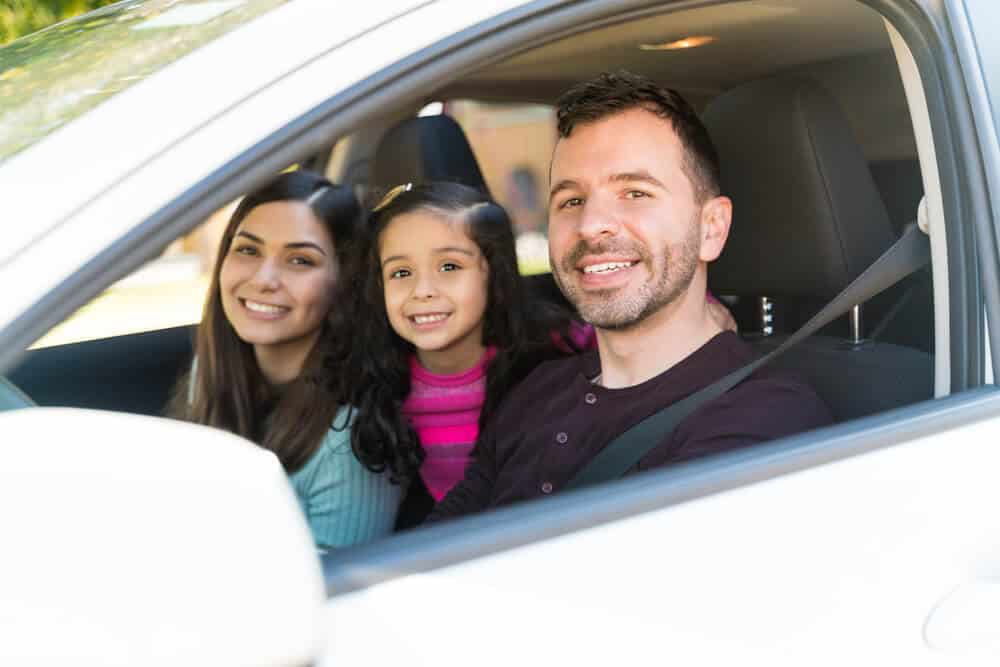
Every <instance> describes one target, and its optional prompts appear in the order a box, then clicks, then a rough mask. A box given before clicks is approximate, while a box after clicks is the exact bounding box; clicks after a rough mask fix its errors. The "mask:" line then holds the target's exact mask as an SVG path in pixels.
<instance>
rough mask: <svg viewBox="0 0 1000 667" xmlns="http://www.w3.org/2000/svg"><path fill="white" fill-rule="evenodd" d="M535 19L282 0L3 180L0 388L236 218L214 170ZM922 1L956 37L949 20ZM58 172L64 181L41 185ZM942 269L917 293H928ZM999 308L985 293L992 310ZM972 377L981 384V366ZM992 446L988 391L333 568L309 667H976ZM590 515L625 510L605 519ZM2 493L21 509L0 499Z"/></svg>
mask: <svg viewBox="0 0 1000 667" xmlns="http://www.w3.org/2000/svg"><path fill="white" fill-rule="evenodd" d="M532 4H533V3H528V2H525V1H524V0H490V1H486V0H483V1H477V2H468V1H467V0H432V1H424V0H377V1H375V2H369V3H366V4H363V5H360V6H351V8H350V10H348V9H347V8H346V7H345V6H344V5H342V4H341V3H333V2H329V1H328V0H292V1H290V2H288V3H286V4H283V5H281V6H279V7H277V8H276V9H274V10H272V11H270V12H268V13H266V14H264V15H263V16H261V17H260V18H258V19H256V20H254V21H253V22H251V23H249V24H248V25H246V26H244V27H242V28H240V29H237V30H235V31H233V32H232V33H230V34H227V35H226V36H224V37H222V38H220V39H218V40H216V41H214V42H213V43H211V44H210V45H208V46H206V47H204V48H201V49H199V50H197V51H195V52H194V53H192V54H190V55H188V56H186V57H184V58H182V59H181V60H179V61H177V62H176V63H173V64H172V65H170V66H168V67H166V68H164V69H163V70H162V71H160V72H158V73H156V74H155V75H153V76H151V77H149V78H148V79H146V80H144V81H141V82H140V83H138V84H136V85H134V86H133V87H131V88H129V89H127V90H125V91H124V92H122V93H120V94H118V95H116V96H114V97H113V98H111V99H109V100H108V101H106V102H104V103H103V104H102V105H100V106H99V107H97V108H96V109H94V110H93V111H91V112H89V113H87V114H85V115H83V116H82V117H80V118H79V119H77V120H75V121H73V122H71V123H69V124H68V125H66V126H65V127H62V128H60V129H58V130H56V131H55V132H53V133H52V134H50V135H49V136H47V137H45V138H44V139H42V140H41V141H39V142H37V143H36V144H34V145H32V146H31V147H30V148H28V149H26V150H24V151H22V152H21V153H19V154H17V155H15V156H14V157H12V158H10V159H8V160H7V161H5V162H0V192H2V193H3V197H4V203H3V210H4V212H5V216H4V218H5V220H6V221H7V222H6V224H5V225H4V235H5V238H6V242H5V244H4V247H3V249H2V250H0V284H3V285H4V298H3V305H4V308H3V309H0V349H4V350H6V351H5V352H3V353H2V354H0V370H4V369H6V368H9V367H11V366H12V365H13V364H14V363H15V361H16V360H17V358H18V355H19V354H20V351H21V350H23V349H24V348H25V347H26V346H27V345H30V344H31V343H32V342H33V341H34V340H35V339H37V338H38V337H39V336H41V335H42V334H44V333H45V331H46V330H48V329H49V328H50V327H51V326H53V325H54V324H56V323H58V322H59V321H61V320H62V319H63V318H65V317H66V316H67V314H69V313H70V312H72V311H73V310H74V309H75V308H77V307H79V306H81V305H83V304H85V303H86V302H87V301H88V300H89V298H90V297H92V296H94V295H96V294H97V293H98V292H100V290H101V289H103V288H104V287H106V286H107V285H108V284H110V283H111V282H113V281H114V280H117V279H119V278H121V277H123V276H124V275H126V274H127V273H129V271H130V270H132V269H134V268H136V267H137V266H139V265H140V264H141V263H142V262H143V261H145V260H148V259H149V258H150V257H152V256H153V255H154V254H155V252H156V250H158V249H159V248H161V247H162V245H163V244H164V243H165V242H166V241H168V240H170V239H172V238H173V237H175V236H176V235H177V234H178V233H180V232H181V231H184V228H182V227H181V226H179V225H178V224H174V225H173V226H171V223H172V221H173V220H174V218H175V217H177V216H178V215H179V213H178V211H181V210H187V211H188V212H189V213H190V216H191V217H192V219H193V217H195V214H196V213H198V214H200V215H201V216H204V215H206V214H207V213H208V212H210V211H212V210H213V209H214V208H216V207H218V206H219V205H220V204H221V203H223V202H225V201H227V199H228V198H231V195H232V193H231V192H229V190H231V189H232V187H233V186H231V185H230V182H229V181H228V180H227V174H230V173H240V172H249V171H250V170H251V169H257V170H258V171H259V173H261V174H263V173H266V172H267V171H268V170H269V169H270V170H272V171H273V170H274V168H276V167H278V166H279V165H280V164H281V163H280V159H281V157H280V156H277V157H273V158H272V157H270V156H272V155H277V153H279V152H280V149H281V147H280V146H279V145H275V146H273V147H272V148H269V149H268V150H269V151H271V152H266V153H265V156H268V157H266V159H263V160H258V161H257V163H255V164H254V165H251V164H250V163H243V162H241V159H242V156H244V155H245V154H247V153H248V151H253V150H255V146H257V145H258V143H259V142H261V141H264V142H267V141H269V140H273V138H274V137H276V136H279V135H280V133H281V132H286V133H289V134H288V136H291V137H292V139H295V138H296V137H297V136H298V135H297V134H296V131H293V130H295V128H296V127H301V128H302V130H301V131H302V132H303V133H304V132H306V131H307V130H308V128H309V127H310V125H309V124H310V122H312V121H311V120H310V119H311V118H312V117H313V115H315V114H316V113H317V110H321V109H323V108H328V107H329V108H334V107H335V108H336V109H339V110H338V111H336V112H331V111H329V110H327V111H326V112H324V113H328V114H330V113H339V114H342V116H343V117H344V118H345V119H344V120H342V121H338V122H340V127H342V128H351V127H352V126H353V125H356V124H358V123H360V119H364V118H367V117H371V116H375V115H377V113H378V109H377V108H371V105H370V104H368V101H367V100H366V99H363V98H362V99H358V98H357V97H356V96H355V92H354V91H355V90H356V88H357V87H358V86H359V85H360V84H362V83H363V82H365V81H366V80H367V79H370V78H372V77H376V78H377V77H380V76H383V75H384V74H385V72H386V71H388V68H391V67H396V69H393V70H392V74H391V76H386V84H385V85H389V84H390V83H391V82H392V81H393V80H395V79H396V78H405V77H406V76H408V75H410V74H411V72H410V69H409V66H407V65H406V64H405V63H404V64H403V65H398V63H400V62H401V61H405V59H407V58H408V57H410V56H412V55H419V54H421V53H423V52H425V51H426V50H427V49H428V48H430V47H432V46H433V45H435V44H438V43H440V42H442V41H443V40H446V39H449V38H452V37H453V36H454V35H457V34H459V33H461V32H462V31H463V30H465V29H466V28H468V27H469V26H475V25H477V24H482V23H484V22H488V21H492V20H495V19H496V17H498V16H504V15H505V12H506V13H508V14H506V16H508V17H509V16H511V15H513V13H517V12H523V13H524V15H525V16H528V15H530V14H531V12H532V11H533V10H532V8H531V7H530V6H529V5H532ZM550 4H552V5H553V6H554V5H564V6H569V5H572V4H573V3H569V2H564V3H550ZM806 4H808V3H806ZM921 4H922V5H928V6H931V9H930V10H929V11H931V12H932V13H933V15H934V16H936V17H937V20H938V21H943V17H944V16H945V14H947V15H948V16H949V17H950V18H951V19H952V21H953V26H954V30H955V31H956V33H957V34H968V30H969V26H968V25H967V24H963V23H962V21H961V13H960V12H959V10H960V9H961V7H962V3H960V2H951V3H942V2H933V3H932V2H923V3H921ZM500 24H501V25H506V24H504V23H503V21H501V22H500ZM963 30H964V31H966V32H964V33H963V32H961V31H963ZM956 33H953V35H954V34H956ZM956 39H957V38H956ZM261 44H266V45H267V47H266V48H262V47H261V46H260V45H261ZM456 44H458V46H461V47H462V48H466V47H468V45H467V44H466V43H465V42H462V40H458V41H457V42H456ZM958 52H959V55H958V56H957V58H959V60H960V62H961V64H962V66H963V67H964V68H965V70H964V74H965V76H966V77H967V79H968V88H967V89H966V91H965V92H966V94H967V95H968V96H969V98H970V100H971V102H970V108H972V109H973V111H972V112H970V113H973V114H975V115H976V122H977V125H976V132H977V133H978V135H977V136H978V137H979V138H980V142H981V150H982V151H983V156H984V157H983V159H984V162H985V164H986V167H985V170H986V173H987V175H988V178H989V182H988V183H987V184H986V185H985V186H984V187H985V188H986V189H987V190H988V196H989V197H990V199H991V200H992V205H993V207H994V209H993V210H994V213H996V212H997V208H998V207H1000V204H998V203H1000V160H997V157H998V156H1000V150H998V146H1000V143H998V137H1000V135H998V132H997V125H996V123H995V118H994V116H993V115H991V114H989V113H985V114H984V113H983V112H982V110H983V109H986V110H989V108H990V107H989V104H988V92H987V89H986V85H985V83H984V80H985V74H984V73H983V72H982V71H977V70H976V69H975V68H976V67H978V66H979V61H977V60H976V56H977V54H976V51H975V48H974V45H972V44H970V45H968V50H963V49H958ZM233 62H239V63H240V66H239V67H235V68H234V67H233V66H232V63H233ZM994 64H996V63H994ZM422 66H424V65H422ZM952 76H953V75H952ZM990 76H992V77H993V78H994V79H995V77H996V72H991V73H990ZM194 80H202V81H208V82H210V83H209V84H203V85H200V86H198V87H196V88H192V85H191V81H194ZM954 80H957V78H956V79H954ZM994 83H995V82H994ZM956 85H957V84H956ZM360 90H365V89H364V88H363V87H362V88H360ZM993 92H994V94H996V93H997V92H1000V91H997V90H994V91H993ZM324 105H326V106H324ZM366 105H367V106H366ZM352 109H354V111H353V113H355V116H354V117H349V116H350V114H351V113H352ZM136 117H142V118H143V119H144V122H142V123H135V122H130V119H133V118H136ZM300 150H301V149H300ZM921 157H922V159H925V158H926V154H925V155H922V156H921ZM991 160H992V161H991ZM53 164H59V169H60V170H61V171H62V172H64V173H67V174H71V175H72V178H71V179H64V180H60V181H59V182H58V183H57V184H54V183H53V181H52V177H51V176H52V169H53ZM217 186H218V187H219V188H220V189H219V190H218V191H216V190H215V189H214V188H216V187H217ZM943 215H944V214H943V213H942V212H940V211H938V212H937V213H936V214H932V217H933V218H934V219H936V220H939V221H940V219H941V216H943ZM22 219H30V221H31V224H18V223H17V221H18V220H22ZM183 224H188V223H183ZM932 224H935V223H933V220H932ZM188 226H190V225H188ZM131 249H136V250H134V251H133V250H131ZM938 252H939V256H940V253H941V252H943V250H940V249H939V251H938ZM114 257H120V259H117V260H116V261H114V262H108V261H105V260H106V258H114ZM943 266H944V262H943V261H942V262H939V263H938V264H937V265H936V266H935V270H936V271H938V272H939V273H938V274H936V276H935V280H936V283H935V289H936V290H945V289H946V287H947V285H946V284H943V282H944V281H945V280H946V276H947V273H946V271H947V269H946V268H942V267H943ZM998 269H1000V267H995V266H994V267H992V271H993V272H994V275H995V273H996V271H997V270H998ZM942 271H944V272H945V273H944V276H943V277H942V276H941V275H940V272H942ZM996 287H997V286H995V285H993V286H984V293H985V297H984V300H985V301H986V302H987V303H989V302H990V300H995V299H996ZM942 293H944V292H942ZM946 304H947V302H946V301H945V305H942V304H941V303H940V302H939V303H938V307H940V308H943V309H944V312H945V313H947V305H946ZM993 305H998V304H993ZM987 309H988V310H989V307H988V308H987ZM941 319H942V318H939V320H938V322H939V323H940V321H941ZM984 326H985V325H984ZM940 327H941V330H940V331H939V335H938V339H939V344H940V345H943V346H944V348H945V352H946V350H947V346H948V342H947V341H948V337H947V328H946V327H947V325H946V324H940ZM984 337H985V340H987V341H989V336H988V334H984ZM942 339H943V341H944V342H942ZM940 352H941V351H940V350H939V356H940V357H941V359H942V362H941V363H942V364H943V365H940V366H939V368H938V384H937V388H938V393H939V394H940V395H942V396H947V395H948V394H949V393H950V390H949V387H948V386H947V384H948V375H949V367H948V365H947V364H948V361H947V354H946V353H944V354H941V353H940ZM985 359H986V364H985V365H986V371H985V372H986V373H987V375H986V381H987V382H992V370H991V368H992V367H991V365H989V363H988V362H989V360H990V359H991V351H990V350H989V348H988V346H987V349H986V351H985ZM107 418H108V419H112V418H113V417H112V416H110V415H109V416H107ZM47 419H72V415H71V414H67V413H62V412H60V413H57V412H54V411H52V410H50V409H46V408H39V409H34V410H33V411H27V412H18V413H0V432H3V433H4V434H5V435H4V439H5V440H6V439H10V441H11V442H13V441H15V440H23V441H25V442H29V441H32V440H33V439H34V438H33V435H32V434H33V433H34V432H35V431H36V430H37V429H38V428H39V425H40V424H42V423H44V421H45V420H47ZM121 419H135V418H126V417H124V416H122V417H121ZM145 433H146V434H147V435H150V436H152V435H153V434H154V433H155V429H154V428H153V427H152V426H150V428H149V429H147V430H146V431H145ZM171 433H173V431H171ZM211 437H212V435H211V434H209V433H208V432H206V433H205V436H204V438H203V439H205V440H206V441H207V440H208V439H209V438H211ZM218 437H219V438H223V436H222V435H219V436H218ZM226 437H227V438H228V436H226ZM230 439H231V438H230ZM997 442H1000V399H998V397H997V396H996V395H995V393H994V392H993V390H992V389H990V388H986V389H980V390H976V391H972V392H966V393H955V394H954V395H952V396H951V397H947V398H944V399H943V400H942V401H939V402H935V403H933V404H932V405H931V406H929V407H926V406H925V407H923V408H921V409H919V410H914V411H911V412H910V413H906V414H903V415H902V416H900V415H877V416H874V417H869V418H866V419H865V420H862V421H859V422H853V423H850V424H844V425H840V426H835V427H832V428H830V429H827V430H825V431H823V432H822V433H820V434H819V435H817V434H805V435H802V436H797V437H795V438H791V439H788V440H785V441H782V442H780V443H775V445H773V446H770V445H769V446H765V447H764V448H762V449H761V450H759V451H756V452H754V453H752V454H750V455H747V456H742V457H741V456H735V457H729V458H726V459H725V460H722V461H708V462H704V463H699V464H695V465H693V466H691V467H689V468H684V469H680V470H676V471H667V472H664V473H662V474H660V475H659V476H655V477H653V478H646V477H644V478H641V479H627V480H624V481H622V482H619V483H616V484H615V485H613V486H606V487H601V488H599V489H594V490H587V491H583V492H580V493H578V494H573V495H567V496H565V497H561V498H553V499H551V500H546V501H545V502H544V503H539V504H538V507H518V508H513V509H510V510H505V511H501V512H498V513H496V514H495V515H490V516H489V517H473V518H471V519H466V520H461V521H458V522H455V523H453V524H450V525H445V526H439V527H433V528H430V529H428V530H425V531H419V533H416V534H412V535H403V536H400V537H397V538H393V539H392V540H389V541H387V543H385V544H375V545H371V546H370V547H365V548H362V549H359V550H357V551H356V552H352V553H350V554H346V555H345V556H344V557H343V558H339V557H333V558H331V559H328V560H327V561H326V563H325V567H326V570H327V576H328V587H329V588H330V589H332V590H330V591H329V592H332V593H333V594H332V596H331V597H330V598H329V599H328V600H327V602H326V608H325V612H324V613H325V614H326V616H325V618H324V619H323V620H322V623H321V626H320V627H321V628H322V629H321V635H322V640H321V641H322V645H323V649H322V655H321V656H319V658H318V664H320V665H353V664H391V663H394V662H396V663H399V662H404V661H405V662H406V663H408V664H413V665H422V664H427V665H431V664H434V665H451V664H467V663H475V664H487V665H493V664H496V665H501V664H512V663H513V664H531V665H535V664H544V663H551V662H557V663H559V664H563V663H572V664H608V663H612V664H625V665H638V664H649V665H653V664H656V665H663V664H673V663H677V664H688V665H689V664H705V665H714V664H723V663H725V662H737V661H739V662H747V663H750V664H765V663H766V664H780V665H785V664H787V665H799V664H803V663H806V664H844V663H855V664H908V665H939V664H960V663H961V664H996V663H997V659H998V657H1000V531H998V530H997V529H996V528H995V523H996V522H995V511H994V510H995V508H996V507H1000V484H997V483H996V479H995V478H996V474H997V472H996V471H998V470H1000V449H998V448H997V446H996V444H997ZM161 444H162V443H161ZM608 495H613V496H615V498H616V499H617V500H618V501H620V503H621V504H620V505H616V506H615V507H609V508H608V509H607V510H606V511H604V510H601V509H600V508H601V507H603V506H602V505H601V503H602V502H603V501H604V500H606V498H607V496H608ZM0 498H3V501H2V503H3V505H4V506H5V507H12V506H13V505H12V503H16V499H14V498H11V497H10V496H9V494H8V493H7V491H6V490H4V491H0ZM205 502H211V498H209V497H206V499H205ZM577 502H578V503H580V504H582V505H586V506H588V507H595V508H597V509H596V510H595V513H594V514H593V516H592V517H590V518H589V519H588V518H586V517H581V516H580V515H579V513H578V512H575V511H574V509H573V505H574V503H577ZM629 503H631V505H629ZM626 505H627V506H629V507H632V508H633V509H632V510H628V511H625V510H622V509H621V507H625V506H626ZM546 508H547V509H548V510H549V514H547V515H544V514H543V513H542V512H543V510H544V509H546ZM637 508H638V509H637ZM19 511H30V508H27V509H25V508H21V509H20V510H19ZM500 535H506V537H505V538H504V539H500V538H499V537H498V536H500ZM494 540H496V542H495V543H494V542H493V541H494ZM449 545H450V546H449ZM446 547H447V548H453V550H452V551H450V552H449V551H447V548H446ZM0 560H2V559H0ZM2 595H3V593H2V592H0V596H2ZM98 604H99V601H98ZM151 604H155V602H153V601H151ZM0 608H2V607H0ZM3 624H4V620H3V618H2V617H0V644H2V642H3V639H2V637H3V634H4V630H3ZM0 654H2V647H0ZM216 657H217V656H216Z"/></svg>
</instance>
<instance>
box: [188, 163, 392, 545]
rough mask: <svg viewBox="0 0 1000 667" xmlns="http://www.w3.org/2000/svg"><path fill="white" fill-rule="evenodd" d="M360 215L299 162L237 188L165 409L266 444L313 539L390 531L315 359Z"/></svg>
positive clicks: (349, 198) (344, 414)
mask: <svg viewBox="0 0 1000 667" xmlns="http://www.w3.org/2000/svg"><path fill="white" fill-rule="evenodd" d="M361 219H362V212H361V208H360V206H359V205H358V202H357V200H356V199H355V197H354V195H353V193H352V192H351V190H350V189H349V188H346V187H342V186H336V185H333V184H332V183H330V182H329V181H327V180H326V179H324V178H323V177H322V176H320V175H318V174H313V173H309V172H305V171H295V172H290V173H285V174H282V175H281V176H279V177H278V178H277V179H275V180H274V181H273V182H271V183H269V184H268V185H265V186H264V187H262V188H260V189H259V190H257V191H255V192H253V193H251V194H249V195H247V196H246V197H245V198H244V199H243V200H242V201H241V202H240V204H239V206H238V207H237V208H236V210H235V212H234V213H233V216H232V219H231V220H230V221H229V224H228V226H227V227H226V229H225V232H224V233H223V235H222V242H221V244H220V247H219V253H218V258H217V260H216V264H215V267H214V269H213V271H212V279H211V286H210V288H209V292H208V300H207V302H206V304H205V311H204V315H203V317H202V322H201V325H200V326H199V327H198V331H197V335H196V340H195V354H196V357H195V362H194V363H193V364H192V368H191V371H190V373H189V377H187V378H185V379H184V381H183V382H182V383H181V384H180V386H179V391H178V393H177V396H176V397H175V400H174V406H175V407H174V410H173V412H174V414H177V415H180V416H182V417H184V418H187V419H189V420H191V421H194V422H197V423H200V424H207V425H209V426H216V427H219V428H223V429H226V430H228V431H231V432H233V433H236V434H238V435H241V436H243V437H245V438H248V439H250V440H253V441H255V442H258V443H260V445H261V446H262V447H264V448H266V449H269V450H271V451H273V452H274V453H275V454H276V455H277V456H278V459H279V460H280V461H281V464H282V465H283V466H284V468H285V470H286V471H287V472H288V474H289V477H290V481H291V483H292V486H293V488H294V489H295V493H296V495H297V496H298V499H299V502H300V504H301V505H302V508H303V510H304V511H305V514H306V517H307V519H308V521H309V526H310V528H311V529H312V532H313V536H314V538H315V539H316V542H317V544H318V545H320V546H344V545H348V544H354V543H358V542H364V541H367V540H371V539H373V538H375V537H378V536H380V535H384V534H386V533H388V532H390V531H391V530H392V526H393V522H394V520H395V516H396V511H397V508H398V505H399V501H400V497H401V492H400V488H399V486H397V485H395V484H392V483H390V480H389V478H388V476H386V475H383V474H378V473H375V472H372V471H371V470H369V469H367V468H366V467H365V466H363V465H362V464H361V463H360V462H359V461H358V460H357V458H355V456H354V455H353V453H352V451H351V445H350V429H349V426H350V424H349V419H350V417H349V412H350V411H349V409H347V408H346V407H344V406H345V400H344V396H343V393H342V392H341V391H339V390H338V389H337V387H338V386H341V383H338V382H334V381H332V380H331V374H330V373H328V372H327V371H326V370H325V368H324V365H323V358H324V357H325V356H326V350H325V348H326V344H325V343H324V341H327V340H336V339H338V338H341V337H344V338H346V337H347V334H346V331H345V327H346V320H347V316H346V315H345V309H344V308H342V306H343V305H344V303H345V302H346V301H347V299H348V298H349V296H350V294H351V293H353V292H354V290H353V289H352V288H351V284H350V283H351V281H350V280H349V279H348V278H349V277H350V276H352V275H354V272H353V268H354V267H353V261H349V258H350V257H351V256H352V255H353V254H354V253H355V252H356V250H355V248H354V246H355V242H356V240H357V237H358V235H359V232H360V226H361ZM331 306H334V307H333V308H331Z"/></svg>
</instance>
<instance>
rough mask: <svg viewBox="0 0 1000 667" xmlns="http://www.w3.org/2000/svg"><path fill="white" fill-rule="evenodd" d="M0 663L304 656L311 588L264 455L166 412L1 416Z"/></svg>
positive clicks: (296, 526)
mask: <svg viewBox="0 0 1000 667" xmlns="http://www.w3.org/2000/svg"><path fill="white" fill-rule="evenodd" d="M0 433H2V434H3V435H2V437H0V527H2V531H3V533H2V535H3V538H2V539H3V549H2V551H0V554H2V555H0V637H2V638H3V639H2V640H0V664H4V665H16V664H32V665H47V664H53V665H55V664H59V665H63V664H73V665H90V664H100V665H241V666H243V665H308V664H312V663H313V661H314V660H315V659H316V658H317V657H318V656H319V655H320V652H321V649H322V646H321V639H322V635H323V627H322V622H323V613H324V611H323V607H324V603H325V594H324V586H323V579H322V574H321V570H320V564H319V559H318V557H317V555H316V551H315V547H314V546H313V541H312V537H311V535H310V533H309V527H308V525H307V524H306V521H305V517H304V516H303V515H302V512H301V511H300V509H299V506H298V503H297V501H296V499H295V495H294V492H293V491H292V489H291V487H290V486H289V484H288V481H287V478H286V476H285V473H284V471H283V470H282V468H281V466H280V464H279V463H278V460H277V458H275V457H274V455H273V454H271V453H270V452H267V451H265V450H263V449H261V448H259V447H257V446H255V445H253V444H251V443H249V442H247V441H245V440H243V439H241V438H238V437H236V436H233V435H230V434H228V433H224V432H221V431H218V430H214V429H208V428H205V427H201V426H196V425H194V424H186V423H182V422H177V421H171V420H167V419H158V418H152V417H140V416H136V415H127V414H120V413H112V412H99V411H93V410H73V409H64V408H29V409H25V410H16V411H11V412H5V413H2V414H0Z"/></svg>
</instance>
